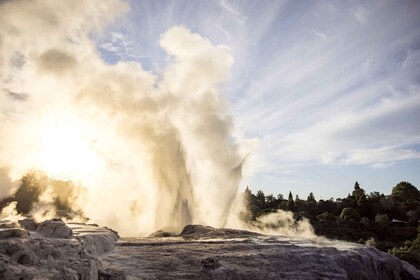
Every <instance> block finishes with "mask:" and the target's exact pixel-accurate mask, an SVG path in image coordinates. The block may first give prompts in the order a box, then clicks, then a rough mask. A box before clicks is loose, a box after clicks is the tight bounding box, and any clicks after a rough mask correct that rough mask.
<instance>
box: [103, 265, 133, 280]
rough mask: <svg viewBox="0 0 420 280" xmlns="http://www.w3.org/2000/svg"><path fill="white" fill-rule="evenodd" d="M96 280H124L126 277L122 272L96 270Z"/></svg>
mask: <svg viewBox="0 0 420 280" xmlns="http://www.w3.org/2000/svg"><path fill="white" fill-rule="evenodd" d="M98 279H99V280H126V279H127V276H126V275H125V273H124V271H120V270H115V269H108V270H105V269H103V268H98Z"/></svg>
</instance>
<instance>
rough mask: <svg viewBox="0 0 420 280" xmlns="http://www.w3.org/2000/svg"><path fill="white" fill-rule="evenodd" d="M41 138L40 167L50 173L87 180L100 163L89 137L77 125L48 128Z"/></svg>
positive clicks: (66, 177)
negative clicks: (75, 126) (74, 126)
mask: <svg viewBox="0 0 420 280" xmlns="http://www.w3.org/2000/svg"><path fill="white" fill-rule="evenodd" d="M40 140H41V149H40V151H39V164H40V165H41V166H40V168H41V169H42V170H43V171H44V172H46V173H47V174H48V175H49V176H51V177H55V178H59V179H66V180H80V181H86V180H88V179H89V178H90V177H92V175H93V174H94V173H95V170H96V169H97V168H98V167H99V165H100V160H99V157H98V154H97V152H95V150H94V147H93V142H92V140H90V139H89V138H88V137H86V136H85V135H83V133H82V132H81V131H80V130H78V129H76V128H73V127H66V126H59V127H52V128H51V127H50V128H47V129H46V130H45V131H43V132H42V134H41V137H40Z"/></svg>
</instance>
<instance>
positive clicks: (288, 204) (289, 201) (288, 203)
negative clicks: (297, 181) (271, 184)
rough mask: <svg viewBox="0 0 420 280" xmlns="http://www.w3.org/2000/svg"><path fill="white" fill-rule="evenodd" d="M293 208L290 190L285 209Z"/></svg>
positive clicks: (293, 203) (293, 202)
mask: <svg viewBox="0 0 420 280" xmlns="http://www.w3.org/2000/svg"><path fill="white" fill-rule="evenodd" d="M293 208H295V201H294V200H293V195H292V192H291V191H289V199H288V200H287V209H289V210H293Z"/></svg>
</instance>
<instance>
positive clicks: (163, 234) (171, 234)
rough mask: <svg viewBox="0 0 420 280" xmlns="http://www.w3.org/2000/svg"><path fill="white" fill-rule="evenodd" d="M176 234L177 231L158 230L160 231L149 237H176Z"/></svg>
mask: <svg viewBox="0 0 420 280" xmlns="http://www.w3.org/2000/svg"><path fill="white" fill-rule="evenodd" d="M175 236H176V233H174V232H169V231H163V230H158V231H156V232H154V233H152V234H150V235H149V237H153V238H161V237H175Z"/></svg>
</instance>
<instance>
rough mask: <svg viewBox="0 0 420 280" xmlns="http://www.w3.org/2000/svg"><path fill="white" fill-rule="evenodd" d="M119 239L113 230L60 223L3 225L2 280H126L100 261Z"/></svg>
mask: <svg viewBox="0 0 420 280" xmlns="http://www.w3.org/2000/svg"><path fill="white" fill-rule="evenodd" d="M117 239H118V237H117V235H116V234H115V233H114V232H113V231H111V230H109V229H106V228H100V227H93V226H88V225H83V224H77V225H74V224H69V225H66V224H65V223H64V222H63V221H61V220H59V219H53V220H48V221H44V222H42V223H40V224H39V225H36V223H35V222H34V221H33V220H32V221H31V220H30V219H25V220H24V221H19V223H11V222H8V221H1V222H0V279H11V280H13V279H126V278H125V274H124V273H123V272H120V271H115V270H110V269H108V268H106V267H104V266H103V264H102V263H101V262H100V261H99V260H98V256H99V255H100V254H103V253H106V252H109V251H111V250H113V249H114V246H115V241H116V240H117Z"/></svg>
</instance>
